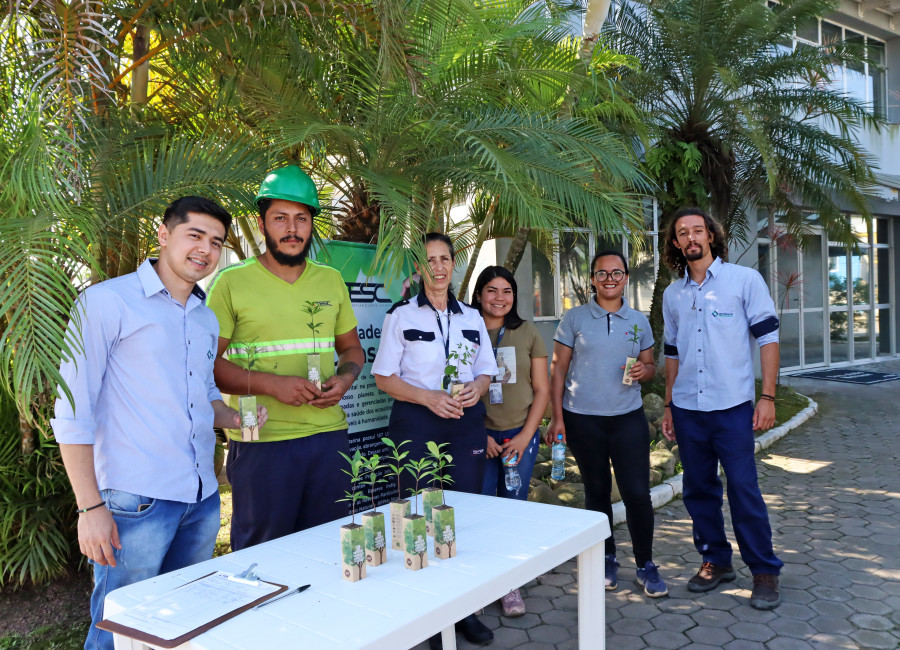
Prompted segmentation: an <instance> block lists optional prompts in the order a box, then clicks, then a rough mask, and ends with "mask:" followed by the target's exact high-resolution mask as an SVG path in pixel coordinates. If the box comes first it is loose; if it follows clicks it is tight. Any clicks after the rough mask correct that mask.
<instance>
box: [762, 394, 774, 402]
mask: <svg viewBox="0 0 900 650" xmlns="http://www.w3.org/2000/svg"><path fill="white" fill-rule="evenodd" d="M759 399H767V400H769V401H770V402H774V401H775V398H774V397H772V396H771V395H766V394H765V393H763V394H762V395H760V396H759Z"/></svg>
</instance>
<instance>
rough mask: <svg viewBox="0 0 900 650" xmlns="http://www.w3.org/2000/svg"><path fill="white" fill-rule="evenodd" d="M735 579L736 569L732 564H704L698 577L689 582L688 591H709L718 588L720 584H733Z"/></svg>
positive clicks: (698, 572)
mask: <svg viewBox="0 0 900 650" xmlns="http://www.w3.org/2000/svg"><path fill="white" fill-rule="evenodd" d="M734 577H735V576H734V568H733V567H732V566H731V565H730V564H729V565H728V566H720V565H718V564H713V563H712V562H704V563H703V565H702V566H701V567H700V570H699V571H697V575H695V576H694V577H693V578H691V579H690V580H688V591H694V592H703V591H709V590H710V589H715V588H716V587H718V586H719V583H720V582H731V581H732V580H734Z"/></svg>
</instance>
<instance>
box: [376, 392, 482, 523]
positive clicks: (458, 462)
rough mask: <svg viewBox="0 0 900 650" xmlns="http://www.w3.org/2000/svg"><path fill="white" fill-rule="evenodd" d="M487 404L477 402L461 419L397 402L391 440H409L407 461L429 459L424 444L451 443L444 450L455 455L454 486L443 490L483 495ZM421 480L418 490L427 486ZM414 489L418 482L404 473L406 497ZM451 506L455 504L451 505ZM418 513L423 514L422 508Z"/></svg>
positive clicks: (393, 412) (403, 491) (403, 495)
mask: <svg viewBox="0 0 900 650" xmlns="http://www.w3.org/2000/svg"><path fill="white" fill-rule="evenodd" d="M484 411H485V409H484V404H482V403H481V402H478V403H477V404H476V405H475V406H470V407H469V408H467V409H466V410H465V412H464V413H463V416H462V417H461V418H460V419H459V420H452V419H446V420H445V419H444V418H442V417H439V416H437V415H435V414H434V413H432V412H431V411H430V410H429V409H428V407H426V406H422V405H421V404H411V403H409V402H401V401H400V400H394V406H393V407H392V409H391V419H390V425H389V426H390V430H389V434H388V435H389V437H390V439H391V440H393V441H394V443H395V444H400V443H401V442H403V441H404V440H409V441H410V444H408V445H406V446H404V447H403V449H404V450H407V449H408V450H409V456H407V460H419V459H420V458H425V457H427V456H428V449H427V448H426V447H425V443H426V442H428V441H434V442H436V443H437V444H442V443H445V442H449V443H450V444H449V445H448V446H447V447H445V448H444V451H445V452H446V453H448V454H450V455H451V456H453V461H452V462H453V466H452V467H450V470H449V474H450V476H451V477H452V478H453V483H452V484H450V485H445V486H444V487H445V488H447V489H450V490H458V491H460V492H469V493H471V494H481V487H482V485H483V483H484V450H485V448H486V447H487V429H485V426H484ZM427 486H428V484H427V483H426V482H425V481H422V482H421V483H420V484H419V489H420V490H421V489H422V488H424V487H427ZM414 487H415V479H414V478H413V477H412V475H411V474H409V473H408V472H404V474H403V476H402V477H401V479H400V490H401V492H402V495H401V496H402V497H403V498H409V492H408V490H411V489H413V488H414ZM451 505H452V504H451ZM419 514H422V512H421V507H420V509H419Z"/></svg>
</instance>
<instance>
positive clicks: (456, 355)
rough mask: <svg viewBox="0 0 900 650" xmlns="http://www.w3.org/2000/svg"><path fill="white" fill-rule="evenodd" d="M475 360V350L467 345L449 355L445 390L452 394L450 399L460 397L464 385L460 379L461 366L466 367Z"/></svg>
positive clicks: (457, 348) (462, 345) (445, 375)
mask: <svg viewBox="0 0 900 650" xmlns="http://www.w3.org/2000/svg"><path fill="white" fill-rule="evenodd" d="M474 360H475V350H473V349H472V348H470V347H469V346H468V344H466V343H460V344H459V345H457V346H456V349H455V350H452V351H451V352H450V353H449V354H448V355H447V365H446V366H444V390H446V391H447V392H449V393H450V397H456V396H457V395H459V393H460V391H461V390H462V388H463V385H464V383H463V381H462V380H461V379H460V378H459V377H460V374H459V369H460V366H462V367H465V366H467V365H469V364H470V363H472V361H474Z"/></svg>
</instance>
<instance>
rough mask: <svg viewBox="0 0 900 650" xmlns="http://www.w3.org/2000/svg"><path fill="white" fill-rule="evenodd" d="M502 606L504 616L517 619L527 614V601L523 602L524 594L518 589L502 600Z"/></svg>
mask: <svg viewBox="0 0 900 650" xmlns="http://www.w3.org/2000/svg"><path fill="white" fill-rule="evenodd" d="M500 606H501V607H502V608H503V615H504V616H509V617H510V618H515V617H516V616H522V615H523V614H524V613H525V601H524V600H522V594H520V593H519V590H518V589H513V590H512V591H511V592H509V593H508V594H506V595H505V596H504V597H503V598H501V599H500Z"/></svg>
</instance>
